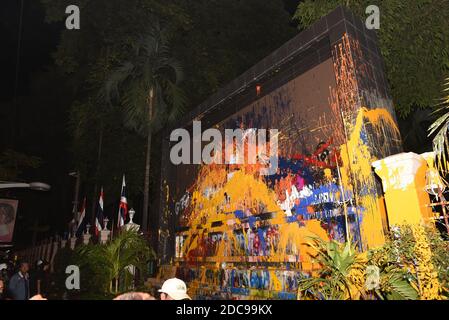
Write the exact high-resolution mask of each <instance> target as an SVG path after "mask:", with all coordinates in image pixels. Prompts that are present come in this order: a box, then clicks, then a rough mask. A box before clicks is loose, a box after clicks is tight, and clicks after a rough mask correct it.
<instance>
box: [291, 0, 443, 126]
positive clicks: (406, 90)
mask: <svg viewBox="0 0 449 320" xmlns="http://www.w3.org/2000/svg"><path fill="white" fill-rule="evenodd" d="M338 5H344V6H347V7H349V8H350V9H351V10H352V11H353V12H354V13H355V14H356V15H357V16H359V17H360V18H361V19H362V21H363V22H364V21H365V20H366V17H367V14H366V13H365V9H366V7H367V6H368V5H377V6H378V7H379V9H380V29H379V30H378V31H377V34H378V37H379V45H380V50H381V52H382V55H383V58H384V60H385V65H386V69H387V70H386V72H387V77H388V80H389V83H390V86H391V91H392V95H393V101H394V103H395V108H396V110H397V112H398V113H399V115H400V116H402V117H405V116H407V115H408V114H409V113H410V112H412V111H413V110H414V109H416V108H424V107H431V106H433V105H434V101H435V99H436V98H437V97H438V93H439V92H438V91H439V90H438V88H439V83H440V81H441V79H442V78H443V77H444V75H445V73H446V72H447V71H448V70H449V28H448V27H447V21H448V20H449V2H448V1H446V0H416V1H403V0H390V1H381V0H351V1H349V0H305V1H303V2H301V3H300V4H299V5H298V9H297V11H296V13H295V16H294V18H295V19H296V20H297V21H298V22H299V26H300V28H305V27H308V26H310V25H311V24H312V23H313V22H315V21H316V20H318V19H319V18H320V17H322V16H324V15H326V14H327V13H329V12H330V11H331V10H333V9H335V8H336V7H337V6H338Z"/></svg>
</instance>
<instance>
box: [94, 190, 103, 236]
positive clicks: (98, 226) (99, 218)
mask: <svg viewBox="0 0 449 320" xmlns="http://www.w3.org/2000/svg"><path fill="white" fill-rule="evenodd" d="M103 219H104V217H103V187H101V191H100V199H99V200H98V207H97V215H96V216H95V235H96V236H98V234H99V233H100V231H101V230H103V223H104V222H103Z"/></svg>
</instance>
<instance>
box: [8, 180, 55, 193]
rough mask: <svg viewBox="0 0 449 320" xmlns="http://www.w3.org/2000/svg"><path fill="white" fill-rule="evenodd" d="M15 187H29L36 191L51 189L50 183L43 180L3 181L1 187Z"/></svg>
mask: <svg viewBox="0 0 449 320" xmlns="http://www.w3.org/2000/svg"><path fill="white" fill-rule="evenodd" d="M15 188H28V189H31V190H36V191H49V190H50V189H51V187H50V185H49V184H46V183H43V182H30V183H26V182H11V181H1V182H0V189H15Z"/></svg>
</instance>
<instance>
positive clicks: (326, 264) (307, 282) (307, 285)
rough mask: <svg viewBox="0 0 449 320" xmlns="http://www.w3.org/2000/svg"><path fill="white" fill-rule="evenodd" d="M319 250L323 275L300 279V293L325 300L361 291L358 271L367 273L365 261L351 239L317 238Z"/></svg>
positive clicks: (358, 293) (351, 295) (337, 298)
mask: <svg viewBox="0 0 449 320" xmlns="http://www.w3.org/2000/svg"><path fill="white" fill-rule="evenodd" d="M310 246H311V247H312V248H314V249H315V250H316V251H317V255H316V257H315V260H316V262H318V263H319V264H320V270H319V271H318V273H319V275H318V276H317V277H315V276H312V277H310V278H305V279H302V280H300V282H299V289H298V296H305V297H315V298H318V299H324V300H343V299H353V298H355V297H354V294H356V295H357V296H359V295H360V291H359V286H358V284H357V283H356V282H357V280H356V279H355V278H354V277H353V276H354V275H355V274H357V273H358V274H363V272H364V269H365V265H364V263H363V261H362V259H361V258H360V257H359V254H358V252H357V250H356V248H355V246H354V245H352V244H351V242H346V243H345V244H341V243H339V242H337V241H334V240H331V241H330V242H327V241H324V240H322V239H319V238H316V239H314V242H313V243H311V244H310Z"/></svg>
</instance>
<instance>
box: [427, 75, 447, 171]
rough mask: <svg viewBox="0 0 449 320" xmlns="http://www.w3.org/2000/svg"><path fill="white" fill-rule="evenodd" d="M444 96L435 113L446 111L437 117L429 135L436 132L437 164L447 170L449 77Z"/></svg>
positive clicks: (434, 142)
mask: <svg viewBox="0 0 449 320" xmlns="http://www.w3.org/2000/svg"><path fill="white" fill-rule="evenodd" d="M443 92H444V94H446V96H444V97H443V98H441V101H440V103H439V104H438V105H437V106H438V107H439V108H438V109H437V110H436V111H435V114H438V113H442V112H444V114H443V115H441V116H440V117H439V118H438V119H436V120H435V121H434V122H433V123H432V125H431V126H430V127H429V136H431V135H433V134H435V133H436V134H435V137H434V138H433V151H434V152H435V156H436V158H437V166H438V168H439V169H441V170H442V171H445V172H447V170H448V164H447V159H446V158H447V152H448V150H449V140H448V133H449V78H446V82H445V84H444V89H443Z"/></svg>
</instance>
